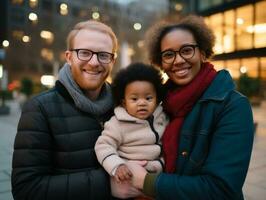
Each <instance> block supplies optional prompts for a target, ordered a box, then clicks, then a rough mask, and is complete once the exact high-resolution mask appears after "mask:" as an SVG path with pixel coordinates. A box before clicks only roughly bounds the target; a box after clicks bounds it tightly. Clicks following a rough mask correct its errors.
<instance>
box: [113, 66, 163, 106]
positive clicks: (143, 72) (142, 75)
mask: <svg viewBox="0 0 266 200" xmlns="http://www.w3.org/2000/svg"><path fill="white" fill-rule="evenodd" d="M134 81H147V82H150V83H151V84H152V85H153V86H154V89H155V91H156V95H157V103H160V102H161V101H162V99H163V97H164V95H165V94H164V90H163V85H162V81H163V79H162V75H161V72H160V71H159V70H158V69H156V68H155V67H153V66H151V65H146V64H144V63H132V64H130V65H129V66H127V67H126V68H123V69H121V70H120V71H119V72H118V73H117V74H116V76H115V78H114V80H113V82H112V92H113V98H114V102H115V106H118V105H121V103H122V100H123V99H124V97H125V89H126V86H127V85H128V84H130V83H132V82H134Z"/></svg>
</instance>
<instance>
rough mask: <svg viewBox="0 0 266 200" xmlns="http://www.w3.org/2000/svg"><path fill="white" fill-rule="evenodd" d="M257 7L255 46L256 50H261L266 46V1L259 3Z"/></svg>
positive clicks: (254, 29) (254, 27) (254, 28)
mask: <svg viewBox="0 0 266 200" xmlns="http://www.w3.org/2000/svg"><path fill="white" fill-rule="evenodd" d="M255 6H256V7H255V13H256V16H255V20H256V21H255V26H253V31H254V34H255V38H254V39H255V44H254V46H255V48H261V47H265V46H266V12H265V11H266V1H261V2H258V3H256V5H255Z"/></svg>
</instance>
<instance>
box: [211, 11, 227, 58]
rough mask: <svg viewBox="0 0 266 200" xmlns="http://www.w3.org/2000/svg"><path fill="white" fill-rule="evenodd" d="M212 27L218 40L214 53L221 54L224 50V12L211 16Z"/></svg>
mask: <svg viewBox="0 0 266 200" xmlns="http://www.w3.org/2000/svg"><path fill="white" fill-rule="evenodd" d="M209 22H210V24H209V25H210V27H211V29H212V30H213V32H214V34H215V37H216V42H215V46H214V53H215V54H221V53H223V52H224V50H223V14H222V13H218V14H215V15H212V16H210V18H209Z"/></svg>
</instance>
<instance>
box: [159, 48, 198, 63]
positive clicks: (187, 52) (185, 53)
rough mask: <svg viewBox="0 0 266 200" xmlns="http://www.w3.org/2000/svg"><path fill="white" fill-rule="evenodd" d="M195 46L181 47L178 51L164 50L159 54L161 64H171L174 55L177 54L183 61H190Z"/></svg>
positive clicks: (174, 57)
mask: <svg viewBox="0 0 266 200" xmlns="http://www.w3.org/2000/svg"><path fill="white" fill-rule="evenodd" d="M196 47H198V45H197V44H189V45H184V46H182V47H181V48H180V49H179V50H178V51H174V50H165V51H163V52H161V58H162V62H164V63H166V64H173V63H174V61H175V59H176V53H178V54H179V55H180V56H181V58H183V59H184V60H187V59H190V58H192V57H193V56H194V54H195V48H196Z"/></svg>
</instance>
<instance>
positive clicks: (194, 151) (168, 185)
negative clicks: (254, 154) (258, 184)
mask: <svg viewBox="0 0 266 200" xmlns="http://www.w3.org/2000/svg"><path fill="white" fill-rule="evenodd" d="M180 134H181V135H180V143H179V154H178V157H177V160H176V165H177V169H176V175H173V174H166V173H161V174H160V175H159V176H158V177H157V179H156V182H155V190H156V199H165V200H166V199H167V200H171V199H178V200H193V199H197V200H201V199H202V200H208V199H215V200H219V199H230V200H240V199H243V193H242V186H243V184H244V181H245V178H246V174H247V171H248V166H249V161H250V157H251V150H252V144H253V137H254V126H253V117H252V110H251V106H250V104H249V101H248V99H247V98H246V97H245V96H243V95H242V94H240V93H238V92H237V91H236V90H235V85H234V82H233V80H232V78H231V76H230V74H229V73H228V72H227V71H226V70H221V71H219V72H218V73H217V76H216V77H215V79H214V80H213V82H212V83H211V85H210V86H209V87H208V89H207V90H206V91H205V93H204V94H203V95H202V97H201V98H200V99H199V100H198V101H197V103H196V104H195V105H194V107H193V109H192V111H191V112H190V113H189V114H188V115H187V116H186V118H185V121H184V124H183V126H182V129H181V133H180Z"/></svg>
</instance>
